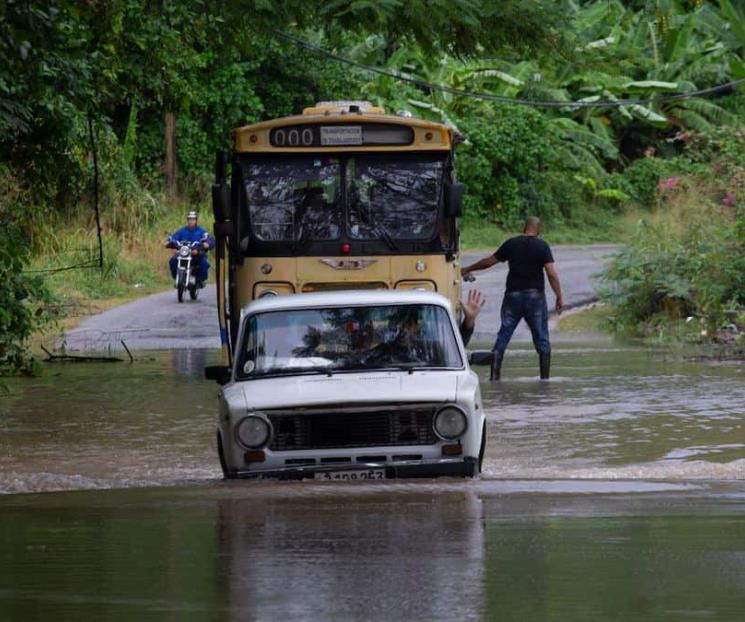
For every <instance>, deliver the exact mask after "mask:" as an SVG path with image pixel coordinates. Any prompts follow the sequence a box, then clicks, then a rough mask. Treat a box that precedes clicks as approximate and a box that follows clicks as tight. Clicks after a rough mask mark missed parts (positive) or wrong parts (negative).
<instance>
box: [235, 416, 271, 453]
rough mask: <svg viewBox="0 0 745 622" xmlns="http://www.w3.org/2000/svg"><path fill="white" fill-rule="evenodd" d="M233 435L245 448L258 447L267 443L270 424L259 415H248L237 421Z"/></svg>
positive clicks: (269, 434)
mask: <svg viewBox="0 0 745 622" xmlns="http://www.w3.org/2000/svg"><path fill="white" fill-rule="evenodd" d="M235 436H236V438H237V439H238V442H239V443H240V444H241V445H243V446H244V447H245V448H246V449H258V448H260V447H264V446H265V445H267V444H268V443H269V439H270V438H271V436H272V426H271V424H270V423H269V422H268V421H267V420H266V419H265V418H264V417H262V416H260V415H249V416H248V417H244V418H243V419H241V420H240V421H239V422H238V425H237V426H236V427H235Z"/></svg>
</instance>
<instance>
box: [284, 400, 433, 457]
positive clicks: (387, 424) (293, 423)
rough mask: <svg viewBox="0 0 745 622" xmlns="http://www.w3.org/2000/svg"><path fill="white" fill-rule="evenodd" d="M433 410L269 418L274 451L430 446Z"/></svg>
mask: <svg viewBox="0 0 745 622" xmlns="http://www.w3.org/2000/svg"><path fill="white" fill-rule="evenodd" d="M433 414H434V408H427V409H421V408H418V409H395V410H393V409H391V410H376V411H373V412H364V413H360V412H355V413H349V412H338V413H329V412H315V413H302V414H290V413H288V414H281V415H280V414H269V420H270V421H271V423H272V425H273V426H274V438H273V439H272V442H271V444H270V445H269V448H270V449H272V450H274V451H292V450H299V449H332V448H337V447H339V448H341V447H379V446H395V445H432V444H434V443H436V442H437V437H436V436H435V433H434V431H433V430H432V416H433Z"/></svg>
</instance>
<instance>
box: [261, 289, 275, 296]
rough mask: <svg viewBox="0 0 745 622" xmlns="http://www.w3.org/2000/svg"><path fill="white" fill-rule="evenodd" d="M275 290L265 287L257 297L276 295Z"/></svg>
mask: <svg viewBox="0 0 745 622" xmlns="http://www.w3.org/2000/svg"><path fill="white" fill-rule="evenodd" d="M276 295H277V292H275V291H274V290H273V289H266V290H264V291H263V292H261V293H260V294H259V298H268V297H269V296H276Z"/></svg>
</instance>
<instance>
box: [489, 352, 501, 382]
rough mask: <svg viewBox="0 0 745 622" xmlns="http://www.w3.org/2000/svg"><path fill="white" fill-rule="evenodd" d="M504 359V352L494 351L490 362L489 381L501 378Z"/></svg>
mask: <svg viewBox="0 0 745 622" xmlns="http://www.w3.org/2000/svg"><path fill="white" fill-rule="evenodd" d="M503 359H504V352H500V351H499V350H494V354H493V355H492V360H491V370H490V372H489V380H499V379H500V378H501V376H502V360H503Z"/></svg>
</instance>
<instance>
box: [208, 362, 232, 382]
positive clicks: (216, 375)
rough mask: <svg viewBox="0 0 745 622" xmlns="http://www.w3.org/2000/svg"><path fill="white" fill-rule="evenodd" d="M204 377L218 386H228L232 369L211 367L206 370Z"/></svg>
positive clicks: (217, 366)
mask: <svg viewBox="0 0 745 622" xmlns="http://www.w3.org/2000/svg"><path fill="white" fill-rule="evenodd" d="M204 377H205V378H206V379H207V380H214V381H215V382H216V383H217V384H227V383H228V382H230V367H227V366H225V365H210V366H209V367H205V368H204Z"/></svg>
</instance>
